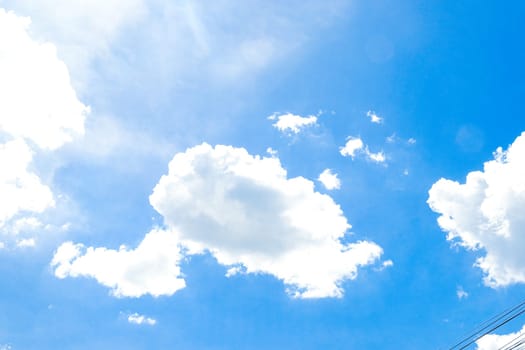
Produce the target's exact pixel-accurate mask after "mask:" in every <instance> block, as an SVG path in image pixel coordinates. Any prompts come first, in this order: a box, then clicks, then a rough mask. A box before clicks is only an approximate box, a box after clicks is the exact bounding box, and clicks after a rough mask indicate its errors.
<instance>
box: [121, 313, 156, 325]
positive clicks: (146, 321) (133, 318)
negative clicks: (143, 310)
mask: <svg viewBox="0 0 525 350" xmlns="http://www.w3.org/2000/svg"><path fill="white" fill-rule="evenodd" d="M128 322H129V323H131V324H137V325H147V326H154V325H156V324H157V320H156V319H154V318H151V317H147V316H144V315H141V314H138V313H136V312H135V313H132V314H129V315H128Z"/></svg>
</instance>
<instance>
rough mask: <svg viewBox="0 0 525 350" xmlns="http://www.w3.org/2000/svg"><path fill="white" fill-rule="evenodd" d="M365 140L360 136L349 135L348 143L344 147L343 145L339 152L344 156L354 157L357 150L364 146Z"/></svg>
mask: <svg viewBox="0 0 525 350" xmlns="http://www.w3.org/2000/svg"><path fill="white" fill-rule="evenodd" d="M364 146H365V145H364V143H363V140H361V139H360V138H359V137H352V136H349V137H348V138H347V141H346V144H345V145H344V147H341V148H340V149H339V152H340V153H341V155H342V156H344V157H352V158H354V157H355V155H356V153H357V151H360V150H362V149H363V148H364Z"/></svg>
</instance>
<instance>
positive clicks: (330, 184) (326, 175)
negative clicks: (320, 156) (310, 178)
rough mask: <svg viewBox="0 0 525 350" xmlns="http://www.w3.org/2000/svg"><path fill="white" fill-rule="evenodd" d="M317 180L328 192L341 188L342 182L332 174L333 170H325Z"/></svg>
mask: <svg viewBox="0 0 525 350" xmlns="http://www.w3.org/2000/svg"><path fill="white" fill-rule="evenodd" d="M317 180H318V181H319V182H321V183H322V184H323V186H324V187H325V188H326V189H327V190H338V189H340V188H341V181H340V180H339V178H338V177H337V174H334V173H332V170H331V169H325V170H323V172H322V173H321V174H320V175H319V177H318V178H317Z"/></svg>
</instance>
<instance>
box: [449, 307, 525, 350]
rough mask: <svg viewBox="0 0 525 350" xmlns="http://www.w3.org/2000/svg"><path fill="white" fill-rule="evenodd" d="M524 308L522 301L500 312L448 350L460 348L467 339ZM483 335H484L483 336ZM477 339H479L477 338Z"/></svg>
mask: <svg viewBox="0 0 525 350" xmlns="http://www.w3.org/2000/svg"><path fill="white" fill-rule="evenodd" d="M524 306H525V300H523V301H522V302H521V303H519V304H517V305H516V306H513V307H510V308H508V309H506V310H504V311H502V312H501V313H499V314H497V315H495V316H493V317H491V318H490V319H488V320H486V321H485V322H482V323H481V324H479V325H478V326H477V327H476V328H474V331H473V332H472V333H471V334H470V335H468V336H467V337H465V338H464V339H463V340H461V341H460V342H458V343H456V344H455V345H453V346H452V347H450V348H449V350H454V349H456V348H458V347H459V346H461V345H462V344H463V343H465V342H467V341H469V339H471V338H473V337H476V336H477V335H479V334H480V333H481V332H482V331H484V330H485V329H487V328H489V327H491V326H492V325H493V324H494V323H496V322H497V321H499V320H501V319H503V318H504V317H506V316H508V315H509V314H511V313H512V312H514V311H516V310H518V309H520V308H522V307H524ZM483 335H485V334H483ZM477 339H479V338H477ZM477 339H476V340H477ZM470 344H472V342H470V343H469V344H468V345H470ZM464 348H465V347H462V348H459V349H464Z"/></svg>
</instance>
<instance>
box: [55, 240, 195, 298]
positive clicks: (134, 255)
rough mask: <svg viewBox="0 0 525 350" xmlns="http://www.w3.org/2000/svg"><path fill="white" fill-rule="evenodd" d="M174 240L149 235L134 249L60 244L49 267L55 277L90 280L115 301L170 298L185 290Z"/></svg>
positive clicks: (177, 248)
mask: <svg viewBox="0 0 525 350" xmlns="http://www.w3.org/2000/svg"><path fill="white" fill-rule="evenodd" d="M180 259H181V254H180V251H179V247H178V242H177V237H176V236H175V235H174V234H173V233H171V232H168V231H162V230H153V231H151V232H149V233H148V234H147V235H146V236H145V237H144V239H143V240H142V242H141V243H140V244H139V245H138V247H137V248H135V249H128V248H126V247H125V246H122V247H120V248H119V249H118V250H112V249H107V248H93V247H89V248H85V247H84V246H83V245H81V244H73V243H72V242H66V243H63V244H62V245H61V246H60V247H59V248H58V249H57V251H56V252H55V255H54V257H53V260H52V262H51V266H53V267H54V268H55V276H57V277H58V278H66V277H91V278H95V279H96V280H97V281H98V282H99V283H100V284H102V285H104V286H107V287H109V288H111V292H112V294H113V295H115V296H117V297H140V296H142V295H144V294H151V295H153V296H160V295H172V294H173V293H175V292H176V291H178V290H179V289H182V288H184V287H185V286H186V283H185V282H184V279H183V278H182V277H181V272H180V268H179V261H180Z"/></svg>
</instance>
